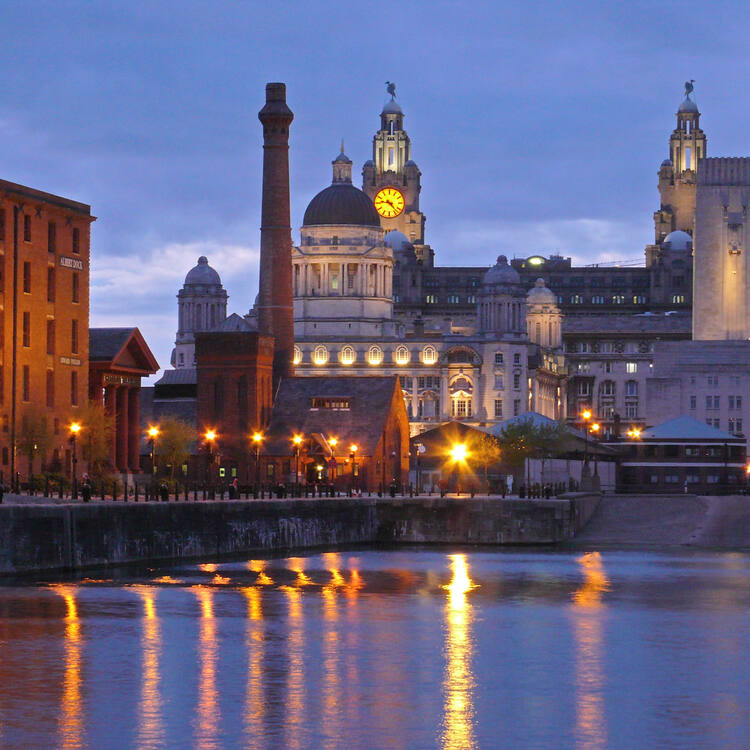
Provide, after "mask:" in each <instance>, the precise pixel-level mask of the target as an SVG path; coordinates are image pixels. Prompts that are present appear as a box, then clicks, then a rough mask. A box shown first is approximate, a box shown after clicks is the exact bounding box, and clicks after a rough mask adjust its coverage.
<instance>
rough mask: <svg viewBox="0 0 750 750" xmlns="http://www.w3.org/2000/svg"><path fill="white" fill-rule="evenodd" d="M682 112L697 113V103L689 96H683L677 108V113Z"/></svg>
mask: <svg viewBox="0 0 750 750" xmlns="http://www.w3.org/2000/svg"><path fill="white" fill-rule="evenodd" d="M683 112H689V113H693V114H696V115H697V114H698V105H697V104H696V103H695V102H694V101H693V100H692V99H691V98H690V97H689V96H686V97H685V99H684V100H683V102H682V104H680V108H679V109H678V110H677V114H681V113H683Z"/></svg>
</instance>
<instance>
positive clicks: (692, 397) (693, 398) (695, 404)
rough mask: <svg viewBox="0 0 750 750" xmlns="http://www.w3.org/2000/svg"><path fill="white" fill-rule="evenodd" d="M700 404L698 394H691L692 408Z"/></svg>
mask: <svg viewBox="0 0 750 750" xmlns="http://www.w3.org/2000/svg"><path fill="white" fill-rule="evenodd" d="M697 404H698V397H697V396H691V397H690V408H691V409H696V408H697Z"/></svg>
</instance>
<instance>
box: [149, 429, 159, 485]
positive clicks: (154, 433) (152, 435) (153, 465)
mask: <svg viewBox="0 0 750 750" xmlns="http://www.w3.org/2000/svg"><path fill="white" fill-rule="evenodd" d="M158 437H159V428H158V427H156V426H154V425H151V426H150V427H149V428H148V438H149V441H150V442H151V474H152V476H153V475H155V474H156V438H158Z"/></svg>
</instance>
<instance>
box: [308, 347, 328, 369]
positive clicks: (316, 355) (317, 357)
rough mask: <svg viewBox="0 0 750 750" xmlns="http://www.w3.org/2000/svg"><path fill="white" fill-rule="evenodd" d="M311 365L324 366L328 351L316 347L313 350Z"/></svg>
mask: <svg viewBox="0 0 750 750" xmlns="http://www.w3.org/2000/svg"><path fill="white" fill-rule="evenodd" d="M312 359H313V364H316V365H324V364H326V362H328V349H326V348H325V347H324V346H316V347H315V349H314V350H313V357H312Z"/></svg>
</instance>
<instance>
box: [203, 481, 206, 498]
mask: <svg viewBox="0 0 750 750" xmlns="http://www.w3.org/2000/svg"><path fill="white" fill-rule="evenodd" d="M203 502H206V485H205V484H204V485H203Z"/></svg>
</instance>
